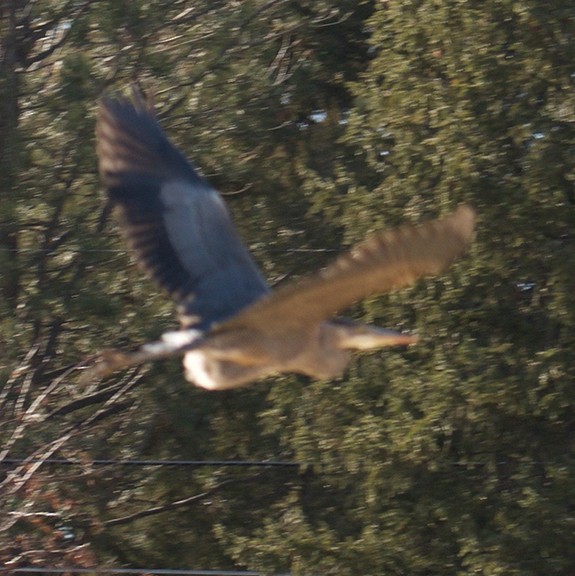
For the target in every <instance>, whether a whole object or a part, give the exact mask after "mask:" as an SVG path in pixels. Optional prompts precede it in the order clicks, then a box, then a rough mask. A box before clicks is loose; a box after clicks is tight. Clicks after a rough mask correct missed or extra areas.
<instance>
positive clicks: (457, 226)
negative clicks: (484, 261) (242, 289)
mask: <svg viewBox="0 0 575 576" xmlns="http://www.w3.org/2000/svg"><path fill="white" fill-rule="evenodd" d="M474 226H475V212H474V211H473V210H472V209H471V208H470V207H468V206H465V205H463V206H460V207H459V208H458V209H457V210H456V211H455V212H454V213H452V214H451V215H449V216H447V217H446V218H443V219H439V220H431V221H429V222H426V223H424V224H422V225H420V226H404V227H401V228H397V229H395V230H389V231H386V232H382V233H380V234H376V235H374V236H372V237H371V238H369V239H368V240H366V241H365V242H364V243H362V244H359V245H358V246H356V247H355V248H353V249H352V250H351V251H350V252H348V253H346V254H344V255H342V256H341V257H339V258H338V259H336V260H335V261H334V262H333V263H332V264H331V265H330V266H328V267H327V268H325V269H324V270H323V271H321V272H319V273H318V274H315V275H312V276H310V277H308V278H306V279H304V280H303V281H301V282H299V283H295V284H293V285H288V286H286V287H285V288H282V289H279V290H277V291H276V292H274V293H272V294H270V295H269V296H267V297H265V298H263V299H261V300H259V301H258V302H256V303H255V304H253V305H252V306H250V307H248V308H246V309H245V310H244V311H242V312H241V313H240V314H238V315H237V316H235V317H234V318H232V319H230V320H229V321H227V322H224V323H223V324H222V325H221V326H220V327H219V328H218V329H220V330H227V329H233V328H238V327H241V326H243V327H248V328H257V329H259V330H261V331H263V332H264V333H270V334H271V333H272V332H274V331H280V330H289V329H291V328H298V327H301V326H303V325H311V324H313V323H317V322H321V321H323V320H326V319H328V318H331V317H332V316H333V315H334V314H336V313H337V312H340V311H341V310H343V309H344V308H346V307H347V306H349V305H351V304H352V303H354V302H357V301H359V300H362V299H364V298H367V297H368V296H371V295H374V294H382V293H384V292H390V291H392V290H397V289H399V288H402V287H404V286H408V285H409V284H412V283H413V282H415V280H417V279H418V278H421V277H423V276H431V275H436V274H439V273H440V272H441V271H442V270H444V269H445V268H446V267H447V266H448V265H449V264H450V263H451V262H452V261H453V260H455V258H457V257H458V256H459V255H460V254H462V253H463V252H464V251H465V249H466V248H467V247H468V245H469V243H470V242H471V239H472V237H473V231H474Z"/></svg>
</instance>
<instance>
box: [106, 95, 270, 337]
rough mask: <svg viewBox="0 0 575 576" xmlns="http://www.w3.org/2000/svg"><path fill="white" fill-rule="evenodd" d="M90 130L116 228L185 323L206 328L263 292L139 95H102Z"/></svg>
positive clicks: (218, 206) (227, 222)
mask: <svg viewBox="0 0 575 576" xmlns="http://www.w3.org/2000/svg"><path fill="white" fill-rule="evenodd" d="M96 135H97V152H98V158H99V168H100V173H101V175H102V178H103V180H104V183H105V185H106V187H107V190H108V195H109V198H110V200H111V201H112V203H113V204H114V205H115V207H116V211H117V212H118V215H119V223H120V228H121V229H122V232H123V234H124V236H125V237H126V238H127V240H128V243H129V245H130V247H131V249H132V250H133V252H134V254H135V256H136V259H137V260H138V262H139V263H140V264H141V265H142V266H143V267H144V268H145V269H146V270H147V272H148V273H149V275H150V276H152V277H153V278H154V280H155V281H156V282H157V283H158V284H159V285H160V286H161V287H162V288H163V289H165V290H166V291H167V292H168V293H169V294H170V295H171V296H172V297H173V298H174V300H176V302H177V303H178V304H179V305H180V311H181V314H182V317H183V318H184V322H185V323H186V325H187V326H190V325H194V326H197V327H198V328H201V329H207V328H208V327H209V326H210V325H211V324H212V323H213V322H220V321H222V320H225V319H226V318H229V317H231V316H233V315H234V314H236V313H237V312H238V311H240V310H242V309H243V308H245V307H246V306H248V305H249V304H252V303H253V302H255V301H256V300H257V299H259V298H260V297H261V296H263V295H264V294H266V293H267V292H268V288H267V285H266V283H265V280H264V278H263V276H262V275H261V273H260V271H259V270H258V268H257V266H256V265H255V263H254V262H253V260H252V258H251V256H250V255H249V253H248V251H247V250H246V248H245V247H244V245H243V244H242V242H241V240H240V238H239V236H238V234H237V232H236V229H235V227H234V225H233V223H232V221H231V218H230V216H229V213H228V211H227V208H226V206H225V204H224V202H223V200H222V199H221V197H220V196H219V194H218V193H217V192H216V191H215V190H214V189H213V188H212V187H211V186H210V185H209V184H208V182H207V181H206V180H204V179H203V178H201V177H200V176H199V175H198V174H197V173H196V171H195V170H194V168H193V167H192V165H191V164H189V163H188V162H187V160H186V159H185V157H184V156H183V155H182V154H181V153H180V152H179V151H178V150H177V149H176V148H175V147H174V146H173V145H172V144H171V143H170V142H169V141H168V139H167V138H166V137H165V136H164V133H163V132H162V129H161V128H160V126H159V125H158V123H157V121H156V119H155V117H154V116H153V115H152V114H151V113H150V111H148V110H147V109H146V108H145V106H144V105H143V104H142V102H141V101H136V102H135V103H134V102H132V101H130V100H127V99H122V98H106V99H104V100H103V101H102V105H101V107H100V111H99V116H98V123H97V127H96ZM185 319H189V320H185Z"/></svg>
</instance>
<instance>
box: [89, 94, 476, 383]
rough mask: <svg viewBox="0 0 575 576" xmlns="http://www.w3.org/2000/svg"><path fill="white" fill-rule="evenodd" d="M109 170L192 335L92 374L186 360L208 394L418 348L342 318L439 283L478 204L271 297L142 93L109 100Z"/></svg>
mask: <svg viewBox="0 0 575 576" xmlns="http://www.w3.org/2000/svg"><path fill="white" fill-rule="evenodd" d="M96 136H97V153H98V159H99V169H100V174H101V176H102V179H103V181H104V184H105V186H106V188H107V192H108V196H109V199H110V201H111V203H112V204H113V205H114V207H115V210H116V212H117V215H118V217H119V226H120V229H121V231H122V233H123V235H124V236H125V238H126V240H127V242H128V244H129V246H130V248H131V250H132V251H133V253H134V255H135V258H136V260H137V261H138V262H139V264H140V265H141V266H143V268H144V269H145V270H146V271H147V272H148V274H149V275H150V276H151V277H152V278H153V279H154V280H155V281H156V283H157V284H158V285H159V286H160V287H161V288H163V289H164V290H165V291H167V292H168V293H169V294H170V295H171V297H172V298H173V300H174V301H175V303H176V305H177V313H178V316H179V320H180V324H181V329H180V330H178V331H174V332H168V333H167V334H164V335H163V336H162V338H161V340H159V341H158V342H153V343H149V344H146V345H144V346H142V347H141V348H140V349H139V350H137V351H135V352H122V351H119V350H107V351H104V352H103V353H102V354H101V355H100V357H99V359H98V361H97V363H96V365H95V366H94V367H93V368H92V373H94V372H95V374H97V375H99V376H100V377H102V376H105V375H107V374H109V373H110V372H112V371H114V370H117V369H119V368H122V367H125V366H129V365H133V364H138V363H141V362H147V361H150V360H154V359H157V358H166V357H172V356H183V357H184V360H183V363H184V367H185V376H186V379H187V380H189V381H190V382H193V383H194V384H196V385H197V386H201V387H203V388H207V389H211V390H224V389H230V388H237V387H240V386H245V385H247V384H249V383H250V382H253V381H254V380H258V379H262V378H265V377H267V376H270V375H272V374H279V373H284V372H295V373H299V374H306V375H308V376H311V377H313V378H317V379H329V378H336V377H339V376H341V375H342V374H343V371H344V369H345V368H346V366H347V364H348V363H349V361H350V359H351V354H352V351H354V350H368V349H373V348H380V347H384V346H396V345H408V344H412V343H414V342H416V340H417V338H416V337H415V336H410V335H406V334H402V333H399V332H396V331H392V330H385V329H383V328H379V327H376V326H370V325H366V324H361V323H358V322H355V321H352V320H349V319H346V318H339V317H334V316H335V315H336V314H337V313H338V312H340V311H341V310H343V309H345V308H346V307H348V306H349V305H351V304H352V303H354V302H356V301H359V300H362V299H364V298H366V297H368V296H370V295H374V294H381V293H384V292H389V291H392V290H397V289H399V288H402V287H404V286H408V285H409V284H412V283H413V282H415V280H416V279H418V278H420V277H422V276H430V275H437V274H439V273H440V272H441V271H443V270H444V269H445V268H446V267H447V266H448V265H449V264H450V263H451V262H452V261H453V260H454V259H455V258H456V257H458V256H459V255H461V254H462V253H463V252H464V251H465V249H466V248H467V247H468V245H469V243H470V242H471V239H472V236H473V229H474V221H475V214H474V211H473V210H472V209H471V208H470V207H468V206H465V205H463V206H460V207H459V208H458V209H457V210H456V211H455V212H453V213H452V214H450V215H448V216H447V217H445V218H443V219H439V220H431V221H428V222H426V223H424V224H422V225H419V226H404V227H401V228H398V229H396V230H390V231H384V232H382V233H379V234H376V235H374V236H372V237H371V238H369V239H367V240H366V241H365V242H364V243H363V244H359V245H358V246H356V247H355V248H353V249H352V250H351V251H349V252H348V253H346V254H344V255H342V256H340V257H339V258H337V259H336V260H335V261H334V262H333V263H332V264H331V265H329V266H328V267H327V268H325V269H323V270H321V271H320V272H317V273H315V274H312V275H310V276H308V277H307V278H304V279H303V280H301V281H299V282H294V283H292V284H288V285H286V286H284V287H281V288H279V289H277V290H271V289H270V288H269V286H268V285H267V283H266V281H265V279H264V278H263V276H262V274H261V272H260V271H259V269H258V267H257V266H256V264H255V263H254V261H253V260H252V258H251V256H250V254H249V252H248V251H247V249H246V247H245V246H244V245H243V243H242V241H241V240H240V238H239V236H238V233H237V232H236V229H235V228H234V225H233V223H232V221H231V219H230V216H229V213H228V211H227V209H226V206H225V204H224V202H223V200H222V198H221V196H220V195H219V194H218V192H217V191H216V190H214V189H213V188H212V186H210V184H209V183H208V182H207V181H206V180H205V179H204V178H202V177H201V176H200V175H199V174H198V173H197V172H196V170H195V169H194V168H193V166H192V165H191V164H190V163H189V162H188V161H187V160H186V159H185V157H184V156H183V154H182V153H181V152H180V151H179V150H177V149H176V148H175V146H173V145H172V144H171V143H170V141H169V140H168V139H167V137H166V136H165V135H164V133H163V131H162V129H161V128H160V126H159V124H158V122H157V120H156V118H155V115H154V113H153V111H152V110H151V108H150V107H149V106H148V105H147V103H146V102H145V101H144V99H143V98H142V96H141V95H139V94H137V93H134V94H133V95H132V98H131V99H128V98H122V97H108V98H104V99H103V100H102V102H101V105H100V109H99V115H98V121H97V127H96Z"/></svg>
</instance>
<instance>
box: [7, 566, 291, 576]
mask: <svg viewBox="0 0 575 576" xmlns="http://www.w3.org/2000/svg"><path fill="white" fill-rule="evenodd" d="M2 572H3V569H2V568H0V574H1V573H2ZM38 572H43V573H48V574H73V573H76V574H146V575H147V574H157V575H158V576H160V575H167V576H260V573H259V572H253V571H251V570H185V569H183V570H177V569H170V568H76V567H74V566H70V567H67V568H44V567H38V566H23V567H21V568H12V569H10V573H12V574H17V573H21V574H26V573H27V574H33V573H38ZM278 576H280V575H278ZM283 576H288V575H287V574H286V575H283Z"/></svg>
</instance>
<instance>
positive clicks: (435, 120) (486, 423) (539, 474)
mask: <svg viewBox="0 0 575 576" xmlns="http://www.w3.org/2000/svg"><path fill="white" fill-rule="evenodd" d="M0 16H1V22H0V26H1V28H0V49H1V52H0V198H1V203H0V265H1V267H0V270H1V272H0V424H1V425H0V459H1V461H0V481H1V489H0V494H1V495H2V498H0V510H1V514H0V516H1V520H0V562H1V563H2V564H4V565H6V566H8V567H10V568H16V567H19V566H20V567H22V566H39V567H42V566H44V567H50V566H51V567H58V566H60V567H61V566H70V565H74V566H84V567H100V568H104V567H135V568H142V569H143V568H146V567H153V568H162V567H163V568H190V569H236V570H257V571H261V572H262V573H269V574H275V573H286V572H290V573H292V574H338V575H346V574H349V575H352V574H353V575H356V574H373V575H379V574H389V575H408V574H409V575H410V576H414V575H421V576H423V575H425V576H430V575H435V574H437V575H442V576H445V575H456V574H458V575H460V574H484V575H494V574H506V575H507V574H518V575H519V574H521V575H546V576H551V575H557V576H559V575H561V576H563V575H565V574H568V573H572V572H573V571H574V570H575V544H574V541H573V533H574V531H575V458H574V456H575V445H574V441H573V433H574V432H575V386H574V384H575V383H574V377H573V369H572V367H573V366H574V365H575V281H574V280H573V278H574V277H575V275H574V271H575V170H574V160H575V91H574V84H575V64H574V62H575V40H574V38H575V5H573V3H572V1H570V0H557V1H552V2H550V1H545V2H543V1H542V0H528V1H525V2H521V3H519V2H512V1H510V0H484V1H482V2H477V1H469V2H456V1H454V0H435V1H430V0H407V1H404V2H390V1H385V0H378V1H376V0H371V1H367V0H366V1H358V0H316V1H314V2H312V1H305V0H299V1H298V0H243V1H230V0H228V1H223V0H219V1H208V0H205V1H203V0H197V1H194V2H192V1H191V0H175V1H170V2H168V1H166V0H145V1H144V0H132V1H131V2H117V1H116V0H6V1H4V2H2V3H0ZM132 81H136V82H138V83H140V84H141V85H142V86H143V87H144V88H145V89H147V90H148V92H149V93H150V94H153V95H154V96H155V100H156V104H157V109H158V115H159V118H160V121H161V123H162V125H163V126H164V128H165V129H166V132H167V133H168V134H169V135H170V137H171V138H172V139H173V141H174V142H176V143H177V145H178V146H180V147H181V148H182V149H183V150H184V151H185V152H186V154H187V155H188V156H189V157H190V158H191V159H193V161H194V163H195V164H196V165H197V166H198V167H199V168H200V169H201V170H202V172H203V173H204V174H205V176H206V177H207V178H208V179H209V180H210V181H211V182H212V183H213V184H214V186H216V187H217V188H218V189H219V190H220V191H221V192H222V193H223V194H224V195H225V196H226V201H227V202H228V204H229V206H230V210H231V211H232V213H233V215H234V218H235V221H236V223H237V226H238V228H239V229H240V232H241V234H242V237H243V238H244V239H245V241H246V243H247V244H248V245H249V247H250V249H251V250H252V252H253V253H254V256H255V258H256V259H257V261H258V263H259V264H260V265H261V266H262V268H263V269H264V271H265V274H266V276H267V277H268V278H269V279H270V282H272V283H274V282H278V281H283V280H284V279H285V278H286V277H287V278H288V279H295V278H297V277H298V276H300V275H301V274H304V273H306V272H308V271H311V270H315V269H317V268H319V267H321V266H323V265H325V264H326V263H327V262H328V261H329V259H330V258H332V257H333V256H334V255H335V254H337V253H338V252H340V251H341V250H343V249H345V248H346V247H347V246H349V245H350V244H351V243H353V242H355V241H357V240H359V239H361V238H363V237H365V236H366V235H367V234H368V233H370V232H373V231H375V230H377V229H380V228H382V227H386V226H393V225H396V224H398V223H400V222H404V221H414V222H417V221H420V220H422V219H424V218H426V217H430V216H435V215H438V214H440V213H444V212H446V211H448V210H450V209H451V208H453V207H454V206H456V205H457V204H458V203H460V202H462V201H466V202H469V203H471V204H473V205H474V206H475V207H476V208H477V210H478V214H479V218H480V221H479V229H478V237H477V241H476V242H475V244H474V247H473V249H472V251H471V254H470V255H469V256H467V257H466V258H465V259H464V260H462V262H460V263H458V264H457V265H456V266H455V267H454V268H453V269H452V270H451V271H450V272H449V273H448V274H446V275H444V276H443V277H442V278H439V279H433V280H426V281H424V282H421V283H419V284H418V285H417V286H415V287H414V288H413V289H411V290H406V291H403V292H401V293H398V294H394V295H390V296H386V297H384V298H374V299H371V300H369V301H367V302H365V303H362V304H360V305H357V306H355V307H354V308H353V309H352V310H351V311H349V313H350V315H352V316H354V317H357V318H362V319H364V320H368V321H373V322H376V323H378V324H381V325H384V326H389V327H397V328H400V329H405V330H414V331H417V333H418V334H420V336H421V343H420V345H418V346H417V347H413V348H410V349H409V350H389V351H383V352H376V353H373V354H370V355H366V356H362V357H360V358H358V359H357V360H356V361H354V362H353V364H352V366H351V367H350V369H349V371H348V373H347V375H346V377H345V378H343V379H342V380H338V381H332V382H312V381H309V380H307V379H306V378H303V377H299V376H281V377H277V378H270V379H268V380H266V381H264V382H261V383H258V384H256V385H254V386H253V387H251V388H247V389H245V390H240V391H233V392H222V393H209V392H206V391H203V390H200V389H196V388H194V387H193V386H190V385H189V384H188V383H186V382H185V381H184V379H183V377H182V371H181V367H180V365H179V363H178V362H175V361H172V362H165V363H159V364H158V365H154V366H150V367H145V368H143V369H139V370H133V371H128V372H126V373H123V374H118V375H116V376H114V377H111V378H109V379H107V380H106V381H103V382H92V383H89V384H86V383H82V381H81V380H80V376H81V374H82V369H83V368H84V367H85V366H87V365H89V362H90V359H91V357H93V355H94V354H95V353H97V351H98V350H100V349H101V348H103V347H105V346H121V347H133V346H136V345H137V344H139V343H142V342H145V341H147V340H149V339H153V338H156V337H157V336H158V335H159V334H160V333H161V332H162V331H163V330H166V329H169V328H173V327H174V326H175V323H174V320H173V318H172V315H171V305H170V303H169V302H166V299H165V298H164V297H163V296H162V295H161V294H158V293H157V291H156V290H155V288H154V286H153V284H152V283H151V282H149V281H148V280H147V279H145V278H144V277H143V276H142V275H141V274H140V272H139V271H138V270H137V269H136V268H135V266H134V265H133V263H132V262H131V261H130V257H129V255H128V254H127V253H126V251H125V245H124V244H123V242H122V241H121V239H120V238H119V236H118V234H117V232H116V229H115V225H114V221H113V218H112V217H111V215H110V210H109V207H108V206H107V205H106V202H105V198H104V195H103V193H102V187H101V184H100V182H99V178H98V175H97V171H96V159H95V153H94V138H93V129H94V119H95V111H96V107H97V101H98V98H99V97H100V96H101V95H102V94H104V93H109V92H114V91H122V90H125V89H126V87H127V86H128V85H129V83H130V82H132ZM570 366H571V368H570ZM22 459H27V460H26V461H25V462H19V460H22ZM54 460H60V461H61V460H67V461H68V462H75V464H74V465H71V464H69V465H63V464H58V463H55V462H54ZM110 460H111V461H114V460H123V461H125V460H140V461H146V462H149V464H148V465H146V466H135V465H133V466H127V465H120V464H113V465H102V464H98V462H99V461H100V462H101V461H110ZM157 460H164V461H165V460H193V461H223V460H225V461H232V460H233V461H242V462H245V463H249V462H255V463H258V462H260V463H264V462H280V463H285V464H286V465H285V466H256V465H254V466H235V467H233V466H223V465H216V464H213V465H209V466H208V465H205V466H165V465H164V466H162V465H153V464H151V463H150V462H153V461H157ZM290 464H291V465H290Z"/></svg>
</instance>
